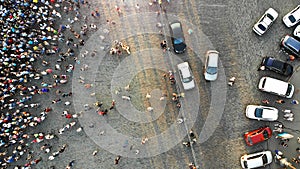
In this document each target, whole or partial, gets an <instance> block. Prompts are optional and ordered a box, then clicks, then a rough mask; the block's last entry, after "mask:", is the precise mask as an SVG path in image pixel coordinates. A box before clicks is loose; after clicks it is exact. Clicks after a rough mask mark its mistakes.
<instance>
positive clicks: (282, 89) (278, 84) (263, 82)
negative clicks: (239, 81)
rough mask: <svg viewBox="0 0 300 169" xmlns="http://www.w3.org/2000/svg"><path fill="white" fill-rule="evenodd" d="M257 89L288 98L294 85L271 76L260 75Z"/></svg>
mask: <svg viewBox="0 0 300 169" xmlns="http://www.w3.org/2000/svg"><path fill="white" fill-rule="evenodd" d="M258 89H259V90H261V91H264V92H268V93H271V94H276V95H278V96H281V97H285V98H288V99H290V98H292V97H293V94H294V90H295V87H294V85H292V84H290V83H288V82H285V81H282V80H278V79H275V78H272V77H262V78H261V79H260V80H259V83H258Z"/></svg>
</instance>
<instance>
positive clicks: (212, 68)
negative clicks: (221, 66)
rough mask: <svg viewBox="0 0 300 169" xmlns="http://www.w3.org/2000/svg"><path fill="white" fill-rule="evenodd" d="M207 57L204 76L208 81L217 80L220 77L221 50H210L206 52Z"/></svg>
mask: <svg viewBox="0 0 300 169" xmlns="http://www.w3.org/2000/svg"><path fill="white" fill-rule="evenodd" d="M205 57H206V61H205V66H204V78H205V80H207V81H215V80H217V77H218V61H219V52H218V51H216V50H209V51H207V52H206V56H205Z"/></svg>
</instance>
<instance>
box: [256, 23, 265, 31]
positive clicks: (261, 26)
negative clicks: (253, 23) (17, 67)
mask: <svg viewBox="0 0 300 169" xmlns="http://www.w3.org/2000/svg"><path fill="white" fill-rule="evenodd" d="M258 27H259V29H261V30H262V31H265V30H266V29H267V28H266V27H264V25H262V24H258Z"/></svg>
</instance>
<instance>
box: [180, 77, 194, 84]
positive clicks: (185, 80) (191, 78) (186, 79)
mask: <svg viewBox="0 0 300 169" xmlns="http://www.w3.org/2000/svg"><path fill="white" fill-rule="evenodd" d="M192 80H193V77H191V76H190V77H186V78H182V82H183V83H188V82H190V81H192Z"/></svg>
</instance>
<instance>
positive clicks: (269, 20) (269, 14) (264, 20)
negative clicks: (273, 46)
mask: <svg viewBox="0 0 300 169" xmlns="http://www.w3.org/2000/svg"><path fill="white" fill-rule="evenodd" d="M277 17H278V12H276V11H275V10H274V9H273V8H269V9H268V10H267V11H266V12H265V13H264V15H263V16H262V17H261V18H260V19H259V20H258V21H257V23H256V24H255V25H254V26H253V31H254V32H255V33H257V34H258V35H259V36H261V35H263V34H264V33H265V32H266V31H267V30H268V29H269V28H270V26H271V25H272V24H273V22H274V21H275V20H276V19H277Z"/></svg>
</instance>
